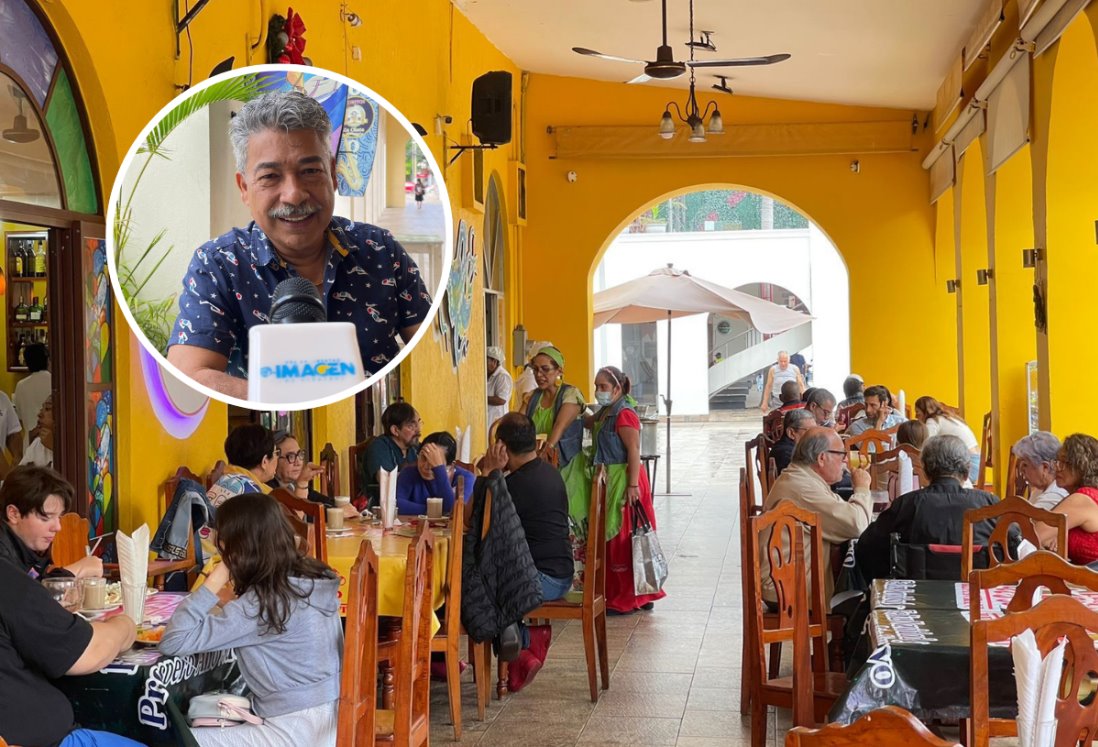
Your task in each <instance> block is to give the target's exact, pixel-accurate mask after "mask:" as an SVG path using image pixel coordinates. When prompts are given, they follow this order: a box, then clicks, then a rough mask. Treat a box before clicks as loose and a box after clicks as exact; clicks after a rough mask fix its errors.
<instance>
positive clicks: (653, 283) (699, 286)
mask: <svg viewBox="0 0 1098 747" xmlns="http://www.w3.org/2000/svg"><path fill="white" fill-rule="evenodd" d="M594 302H595V303H594V307H595V326H596V327H600V326H602V325H603V324H643V323H645V322H658V321H661V320H663V319H666V320H668V325H667V396H665V397H664V398H663V401H664V405H665V406H666V408H667V469H666V474H667V492H668V493H670V492H671V324H670V321H671V320H672V319H674V318H676V317H680V316H691V315H693V314H706V313H716V314H721V315H723V316H727V317H731V318H733V319H743V320H746V321H749V322H750V323H751V325H752V326H754V327H755V328H756V329H757V330H759V331H760V332H762V333H763V334H771V335H772V334H777V333H779V332H785V331H786V330H789V329H793V328H794V327H797V326H800V325H802V324H805V323H806V322H809V321H811V320H812V317H810V316H809V315H808V314H805V313H803V312H800V311H794V310H793V309H789V308H786V307H785V306H780V305H778V304H776V303H771V302H770V301H765V300H763V299H761V298H756V297H755V296H752V295H751V294H749V293H744V292H743V291H738V290H733V289H731V288H725V287H724V286H723V285H717V284H716V283H711V282H709V281H708V280H702V279H701V278H696V277H694V276H693V275H691V274H690V273H689V272H687V271H686V270H676V269H675V268H674V267H673V266H672V265H670V264H668V265H667V267H661V268H660V269H658V270H653V271H652V272H650V273H649V274H648V275H645V276H644V277H640V278H636V279H635V280H630V281H628V282H625V283H622V284H621V285H615V286H614V287H613V288H607V289H606V290H604V291H599V292H598V293H596V294H595V298H594Z"/></svg>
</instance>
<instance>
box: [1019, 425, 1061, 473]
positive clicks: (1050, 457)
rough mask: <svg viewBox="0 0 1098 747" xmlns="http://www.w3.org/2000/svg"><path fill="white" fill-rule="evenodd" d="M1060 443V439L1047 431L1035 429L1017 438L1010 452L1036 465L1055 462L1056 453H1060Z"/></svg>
mask: <svg viewBox="0 0 1098 747" xmlns="http://www.w3.org/2000/svg"><path fill="white" fill-rule="evenodd" d="M1060 445H1061V444H1060V439H1058V438H1056V436H1054V435H1052V434H1051V433H1049V432H1048V431H1037V432H1036V433H1031V434H1029V435H1028V436H1022V437H1021V438H1019V439H1018V442H1017V443H1015V444H1014V446H1013V448H1011V450H1010V452H1011V453H1012V454H1014V456H1016V457H1018V458H1019V459H1025V460H1026V461H1027V462H1029V463H1030V464H1033V465H1034V466H1036V465H1038V464H1045V463H1046V462H1055V461H1056V455H1057V454H1059V453H1060Z"/></svg>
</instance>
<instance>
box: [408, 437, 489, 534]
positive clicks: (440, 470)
mask: <svg viewBox="0 0 1098 747" xmlns="http://www.w3.org/2000/svg"><path fill="white" fill-rule="evenodd" d="M456 458H457V441H455V440H454V437H453V436H451V435H450V434H449V433H446V432H445V431H439V432H438V433H432V434H431V435H429V436H427V438H425V439H423V441H422V443H420V445H419V457H418V458H417V459H416V463H415V464H414V465H409V466H407V467H405V468H404V469H402V470H401V471H400V474H399V475H398V476H397V513H398V514H408V515H411V516H418V515H420V514H425V513H427V499H428V498H441V499H442V512H443V513H445V514H448V513H450V511H452V510H453V508H454V490H455V489H456V488H457V480H458V478H459V477H460V478H461V479H462V492H463V493H464V494H463V495H462V497H461V499H462V500H463V501H465V502H468V501H469V496H471V495H472V494H473V483H475V482H476V477H475V476H474V475H473V473H472V472H470V471H469V470H467V469H464V468H463V467H458V466H457V465H455V464H454V460H455V459H456Z"/></svg>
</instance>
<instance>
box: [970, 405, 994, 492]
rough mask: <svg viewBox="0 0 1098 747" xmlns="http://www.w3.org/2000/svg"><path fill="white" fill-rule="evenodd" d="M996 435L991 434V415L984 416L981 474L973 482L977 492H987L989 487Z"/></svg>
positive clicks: (981, 440) (981, 437)
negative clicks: (988, 476)
mask: <svg viewBox="0 0 1098 747" xmlns="http://www.w3.org/2000/svg"><path fill="white" fill-rule="evenodd" d="M994 451H995V443H994V435H993V434H992V432H991V413H990V412H989V413H987V414H986V415H984V425H983V427H982V428H981V429H980V472H979V474H977V475H976V479H975V480H973V483H975V484H974V485H973V487H975V488H976V489H977V490H985V489H987V488H988V487H989V484H988V482H987V468H988V467H994V466H995V464H994V456H993V454H994Z"/></svg>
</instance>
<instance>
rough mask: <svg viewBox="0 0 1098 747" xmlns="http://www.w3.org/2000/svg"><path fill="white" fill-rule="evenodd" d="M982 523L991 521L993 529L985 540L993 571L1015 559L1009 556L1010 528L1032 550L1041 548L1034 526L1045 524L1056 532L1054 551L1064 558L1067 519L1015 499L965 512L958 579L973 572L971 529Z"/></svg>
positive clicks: (964, 577) (1015, 497) (990, 566)
mask: <svg viewBox="0 0 1098 747" xmlns="http://www.w3.org/2000/svg"><path fill="white" fill-rule="evenodd" d="M981 521H994V522H995V529H994V530H992V532H991V535H990V536H989V537H988V540H987V547H986V553H987V564H988V567H989V568H994V567H995V566H997V565H999V564H1000V563H1013V562H1015V561H1016V560H1017V558H1015V557H1013V556H1012V555H1011V554H1010V543H1009V541H1008V539H1009V533H1010V529H1011V527H1014V526H1016V527H1018V531H1019V532H1021V535H1022V539H1025V540H1028V541H1029V542H1031V543H1032V544H1033V545H1034V546H1035V547H1041V541H1040V539H1038V538H1037V529H1036V527H1035V526H1034V524H1035V523H1037V522H1040V523H1042V524H1047V525H1048V526H1050V527H1054V528H1055V529H1056V548H1057V552H1058V553H1063V554H1064V555H1065V556H1066V554H1067V517H1066V516H1065V515H1064V514H1058V513H1054V512H1052V511H1045V510H1043V509H1040V508H1037V507H1036V506H1034V505H1033V504H1032V503H1030V502H1029V501H1027V500H1025V499H1023V498H1018V497H1017V496H1014V497H1010V498H1004V499H1003V500H1001V501H999V502H998V503H993V504H992V505H990V506H984V507H983V508H973V509H970V510H968V511H965V516H964V522H963V524H962V525H961V548H962V549H961V578H962V579H966V578H968V574H969V573H971V572H972V570H973V568H972V556H973V527H974V526H975V525H976V524H979V523H980V522H981Z"/></svg>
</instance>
